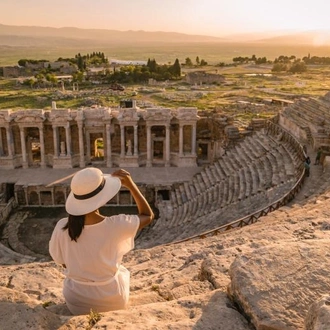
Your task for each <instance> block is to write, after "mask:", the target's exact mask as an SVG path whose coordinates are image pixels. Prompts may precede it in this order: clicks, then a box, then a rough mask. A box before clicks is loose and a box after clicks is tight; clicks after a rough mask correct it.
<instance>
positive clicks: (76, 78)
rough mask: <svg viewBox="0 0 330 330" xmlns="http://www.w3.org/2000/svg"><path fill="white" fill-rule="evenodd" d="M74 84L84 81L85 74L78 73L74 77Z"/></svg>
mask: <svg viewBox="0 0 330 330" xmlns="http://www.w3.org/2000/svg"><path fill="white" fill-rule="evenodd" d="M72 79H73V82H78V83H81V82H82V81H83V79H84V74H83V72H82V71H77V72H76V73H74V74H73V75H72Z"/></svg>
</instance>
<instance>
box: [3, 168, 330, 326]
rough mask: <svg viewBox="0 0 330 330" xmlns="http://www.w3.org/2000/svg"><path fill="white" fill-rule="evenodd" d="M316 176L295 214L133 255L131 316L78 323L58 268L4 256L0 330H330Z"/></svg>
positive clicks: (289, 209) (325, 197)
mask: <svg viewBox="0 0 330 330" xmlns="http://www.w3.org/2000/svg"><path fill="white" fill-rule="evenodd" d="M328 177H329V172H326V173H323V171H322V168H321V166H313V165H312V169H311V176H310V177H309V178H306V183H305V186H304V188H303V189H302V190H301V192H300V194H299V195H298V196H297V197H296V199H295V200H294V201H292V202H291V204H290V205H287V206H285V207H282V208H281V209H279V210H277V211H275V212H273V213H271V214H269V215H268V216H265V217H263V218H261V219H260V221H259V222H257V223H255V224H253V225H250V226H248V227H244V228H241V229H235V230H233V231H230V232H227V233H225V234H221V235H218V236H213V237H210V238H205V239H198V240H194V241H189V242H185V243H182V244H175V245H168V246H158V247H155V248H152V249H148V250H134V251H132V252H131V253H129V254H128V255H127V256H126V258H125V261H124V265H125V266H126V267H127V268H128V269H129V270H130V271H131V299H130V306H129V308H128V309H127V310H122V311H115V312H107V313H102V314H101V315H93V314H90V315H85V316H72V315H70V313H69V312H68V310H67V308H66V306H65V304H64V300H63V297H62V293H61V287H62V280H63V274H62V269H61V267H60V266H56V265H55V264H54V263H53V262H50V261H47V260H45V261H43V262H35V261H33V260H32V259H30V258H31V257H30V258H29V257H22V256H21V255H19V254H17V253H13V252H12V251H10V250H8V249H7V248H5V247H2V248H1V249H0V261H1V264H2V266H1V268H0V320H1V322H0V329H3V330H11V329H13V330H14V329H15V330H17V329H40V330H41V329H42V330H44V329H50V330H51V329H60V330H64V329H65V330H69V329H125V330H126V329H141V330H142V329H143V330H145V329H147V330H148V329H150V330H154V329H157V330H158V329H160V330H162V329H173V330H174V329H180V330H181V329H203V330H205V329H220V330H247V329H258V330H273V329H274V330H280V329H281V330H297V329H307V330H311V329H318V330H321V329H322V330H326V329H330V318H329V305H330V302H329V301H330V299H329V298H328V294H329V290H330V278H329V276H328V274H329V269H330V258H329V256H330V244H329V243H330V217H329V216H330V208H329V199H330V180H329V179H328Z"/></svg>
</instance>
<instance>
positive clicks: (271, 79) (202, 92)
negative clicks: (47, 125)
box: [0, 65, 330, 122]
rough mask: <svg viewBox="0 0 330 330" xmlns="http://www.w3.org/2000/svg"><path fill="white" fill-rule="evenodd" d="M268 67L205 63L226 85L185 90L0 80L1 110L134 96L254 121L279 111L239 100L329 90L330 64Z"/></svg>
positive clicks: (106, 102) (111, 103)
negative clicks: (286, 69)
mask: <svg viewBox="0 0 330 330" xmlns="http://www.w3.org/2000/svg"><path fill="white" fill-rule="evenodd" d="M271 68H272V65H263V66H257V65H239V66H236V67H223V68H220V67H218V66H212V65H208V66H205V67H203V70H205V71H207V72H210V73H217V74H221V75H223V76H224V77H225V84H220V85H213V84H212V85H202V86H189V85H188V84H186V83H184V82H183V81H177V82H173V83H170V84H169V85H167V86H162V85H161V86H148V85H144V86H143V87H144V89H141V87H142V86H139V85H126V86H125V87H126V89H125V92H124V93H116V92H111V91H110V89H109V85H103V86H100V85H97V87H96V86H93V85H90V86H80V90H79V92H73V91H72V87H71V86H67V87H66V91H65V92H61V88H60V87H57V88H48V89H46V88H40V89H31V88H30V87H27V86H24V85H20V84H18V83H16V81H15V80H14V79H11V80H8V79H0V110H1V109H13V110H15V109H50V108H51V103H52V101H56V103H57V108H71V109H76V108H79V107H83V106H92V105H101V106H108V107H117V106H118V105H119V102H120V100H123V99H129V98H134V99H136V100H138V101H143V102H150V103H151V104H153V105H156V106H164V107H169V108H177V107H197V108H198V109H202V110H213V109H220V110H221V109H223V111H224V112H225V113H228V114H230V115H232V116H233V117H234V118H235V119H236V120H237V121H241V122H247V121H248V120H250V119H251V118H255V117H259V118H268V117H270V116H273V115H274V114H275V113H276V112H277V111H278V108H274V112H272V111H271V112H269V111H260V113H256V112H248V111H243V112H240V111H238V110H237V109H238V108H237V106H236V105H237V102H238V101H246V102H251V103H260V101H261V100H262V99H271V98H280V99H289V100H296V99H298V98H300V97H319V96H323V95H325V94H326V93H327V92H328V91H329V89H330V75H329V73H330V67H329V66H310V67H308V71H307V72H306V73H304V74H299V75H298V74H297V75H294V74H287V73H285V74H284V73H280V74H272V73H271ZM197 69H199V70H200V69H201V68H199V67H198V68H196V67H195V68H189V69H183V75H185V73H186V72H188V71H191V70H197ZM265 74H266V75H265Z"/></svg>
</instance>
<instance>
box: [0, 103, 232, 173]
mask: <svg viewBox="0 0 330 330" xmlns="http://www.w3.org/2000/svg"><path fill="white" fill-rule="evenodd" d="M218 117H219V116H215V118H214V119H212V118H210V116H207V117H205V116H203V115H201V116H199V114H198V111H197V108H177V109H169V108H147V109H140V108H138V107H136V105H135V102H132V103H131V105H130V107H129V108H125V107H124V108H122V107H119V108H101V107H99V108H81V109H76V110H71V109H57V108H56V104H55V103H54V102H53V104H52V109H51V110H43V109H39V110H18V111H12V110H0V168H8V169H13V168H18V167H23V168H29V167H41V168H45V167H52V168H73V167H80V168H83V167H85V166H87V165H94V166H102V167H141V166H146V167H152V166H166V167H167V166H177V167H193V166H198V165H201V164H203V163H205V162H212V161H213V160H214V158H215V157H216V154H217V152H216V151H215V149H218V148H219V146H220V145H221V144H222V141H223V140H224V134H225V133H224V127H225V126H226V125H227V124H228V123H227V121H226V119H225V120H224V118H221V120H218V119H217V118H218Z"/></svg>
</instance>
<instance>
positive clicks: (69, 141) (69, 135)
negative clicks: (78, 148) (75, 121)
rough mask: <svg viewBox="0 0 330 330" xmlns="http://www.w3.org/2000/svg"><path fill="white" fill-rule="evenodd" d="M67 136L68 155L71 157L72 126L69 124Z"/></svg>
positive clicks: (66, 129) (66, 128) (66, 131)
mask: <svg viewBox="0 0 330 330" xmlns="http://www.w3.org/2000/svg"><path fill="white" fill-rule="evenodd" d="M65 138H66V155H67V156H69V157H71V127H70V124H67V126H66V127H65Z"/></svg>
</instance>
